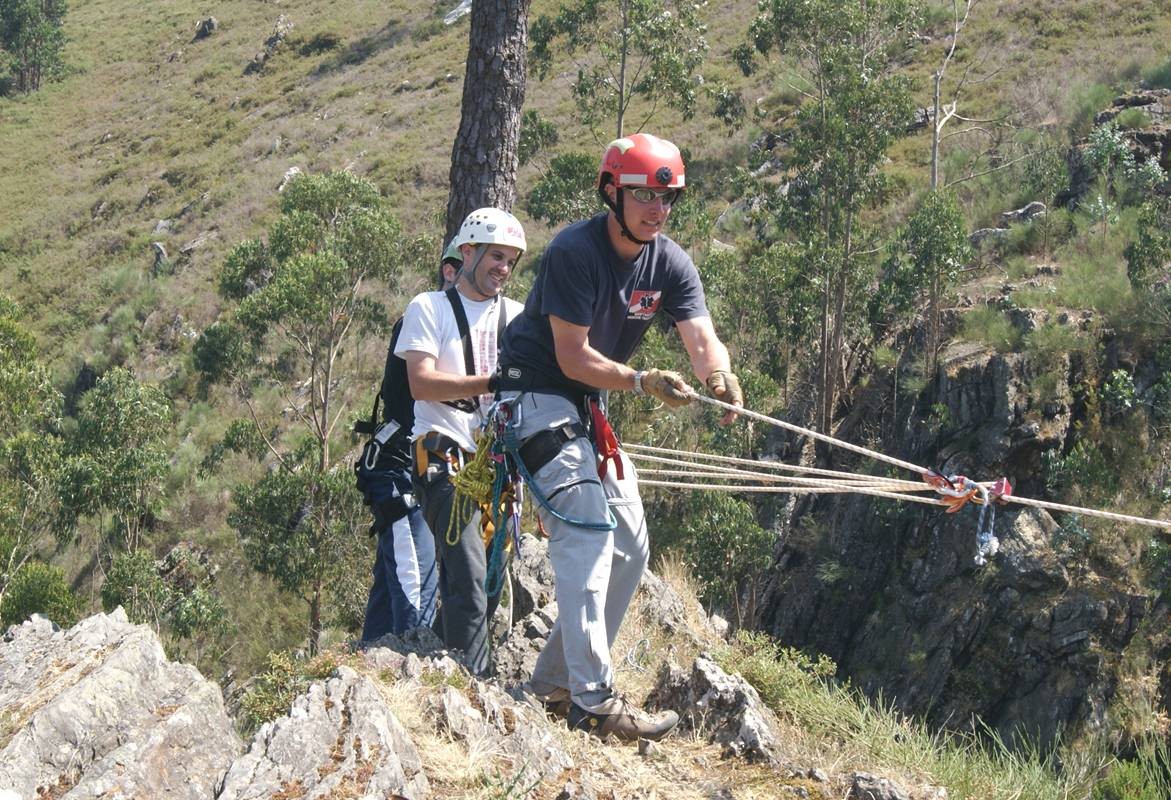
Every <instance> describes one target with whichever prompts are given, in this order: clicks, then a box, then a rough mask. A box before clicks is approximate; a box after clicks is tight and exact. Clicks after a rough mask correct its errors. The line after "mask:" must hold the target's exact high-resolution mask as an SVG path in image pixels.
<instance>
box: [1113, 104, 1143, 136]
mask: <svg viewBox="0 0 1171 800" xmlns="http://www.w3.org/2000/svg"><path fill="white" fill-rule="evenodd" d="M1114 121H1115V122H1117V123H1118V127H1119V128H1122V129H1123V130H1128V131H1135V130H1140V131H1141V130H1145V129H1146V128H1149V127H1151V124H1152V122H1151V118H1150V117H1149V116H1147V112H1145V111H1143V110H1142V109H1141V108H1128V109H1126V110H1125V111H1123V112H1122V113H1121V114H1119V115H1118V116H1117V117H1115V118H1114Z"/></svg>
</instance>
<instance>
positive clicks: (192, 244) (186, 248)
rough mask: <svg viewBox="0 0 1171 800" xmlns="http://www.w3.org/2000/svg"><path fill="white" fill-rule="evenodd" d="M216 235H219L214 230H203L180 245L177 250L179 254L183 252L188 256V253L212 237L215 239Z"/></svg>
mask: <svg viewBox="0 0 1171 800" xmlns="http://www.w3.org/2000/svg"><path fill="white" fill-rule="evenodd" d="M218 237H219V234H218V233H217V232H216V231H214V230H211V231H204V232H203V233H201V234H199V235H198V236H196V237H195V238H194V239H192V240H191V241H189V242H187V244H185V245H183V246H182V247H180V248H179V252H180V253H181V254H183V255H184V256H188V257H190V255H191V254H192V253H194V252H195V251H196V250H198V249H199V248H201V247H203V246H204V245H206V244H207V243H208V242H210V241H212V240H214V239H217V238H218Z"/></svg>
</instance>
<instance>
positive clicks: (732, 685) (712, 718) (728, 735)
mask: <svg viewBox="0 0 1171 800" xmlns="http://www.w3.org/2000/svg"><path fill="white" fill-rule="evenodd" d="M646 705H647V707H648V708H649V709H672V710H674V711H675V712H676V713H678V714H679V725H680V728H681V729H682V730H691V731H696V732H698V733H701V734H703V735H705V736H706V737H707V739H708V741H711V742H715V743H717V744H722V745H724V747H725V750H726V752H727V753H728V754H729V755H735V756H740V757H743V758H746V759H748V760H750V761H764V762H767V763H769V764H772V765H774V766H778V765H780V763H781V759H780V752H779V743H778V740H777V737H776V734H775V733H774V731H775V730H776V725H777V720H776V716H775V715H774V714H773V713H772V711H770V710H769V708H768V707H767V706H766V705H765V704H764V701H762V700H761V699H760V695H759V694H757V691H756V689H754V688H753V687H752V685H751V684H749V683H748V681H746V680H744V678H742V677H740V676H739V675H728V674H727V673H726V672H724V670H722V669H721V668H720V667H719V665H717V664H716V663H715V661H713V660H712V658H711V657H710V656H709V655H707V654H704V655H701V656H700V657H699V658H697V659H695V662H694V664H693V665H692V667H691V670H690V672H686V671H684V670H681V669H672V670H669V671H667V672H666V673H665V674H664V675H662V676H660V679H659V682H658V685H657V686H656V687H655V689H654V690H653V691H652V692H651V694H650V696H649V697H648V698H647V701H646Z"/></svg>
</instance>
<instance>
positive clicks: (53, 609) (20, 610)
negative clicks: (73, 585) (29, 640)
mask: <svg viewBox="0 0 1171 800" xmlns="http://www.w3.org/2000/svg"><path fill="white" fill-rule="evenodd" d="M78 605H79V603H78V601H77V598H76V597H75V596H74V594H73V592H72V591H71V590H70V589H69V584H68V583H66V582H65V572H64V571H63V570H62V569H61V568H60V567H54V566H52V565H50V564H45V563H43V562H41V561H31V562H29V563H27V564H25V565H24V567H22V568H21V570H20V571H19V572H17V573H16V575H15V576H13V578H12V581H11V582H10V583H9V584H8V589H7V591H5V593H4V600H3V601H2V602H0V624H2V625H3V626H4V627H5V628H6V627H8V626H9V625H15V624H17V623H20V622H24V621H25V620H26V619H28V618H29V617H31V616H32V615H33V614H41V615H43V616H45V617H48V618H49V619H51V620H52V621H53V622H55V623H56V624H57V625H59V626H60V627H62V628H68V627H69V626H71V625H73V623H75V622H77V610H78Z"/></svg>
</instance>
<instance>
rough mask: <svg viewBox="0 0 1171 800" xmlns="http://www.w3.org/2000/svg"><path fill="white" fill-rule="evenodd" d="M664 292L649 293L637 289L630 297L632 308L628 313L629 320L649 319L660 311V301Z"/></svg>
mask: <svg viewBox="0 0 1171 800" xmlns="http://www.w3.org/2000/svg"><path fill="white" fill-rule="evenodd" d="M662 295H663V293H662V292H648V291H646V290H644V289H636V290H635V291H634V293H633V294H632V295H630V307H629V308H628V309H627V311H626V318H627V319H649V318H651V317H653V316H654V315H655V312H656V311H658V310H659V299H660V298H661V297H662Z"/></svg>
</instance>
